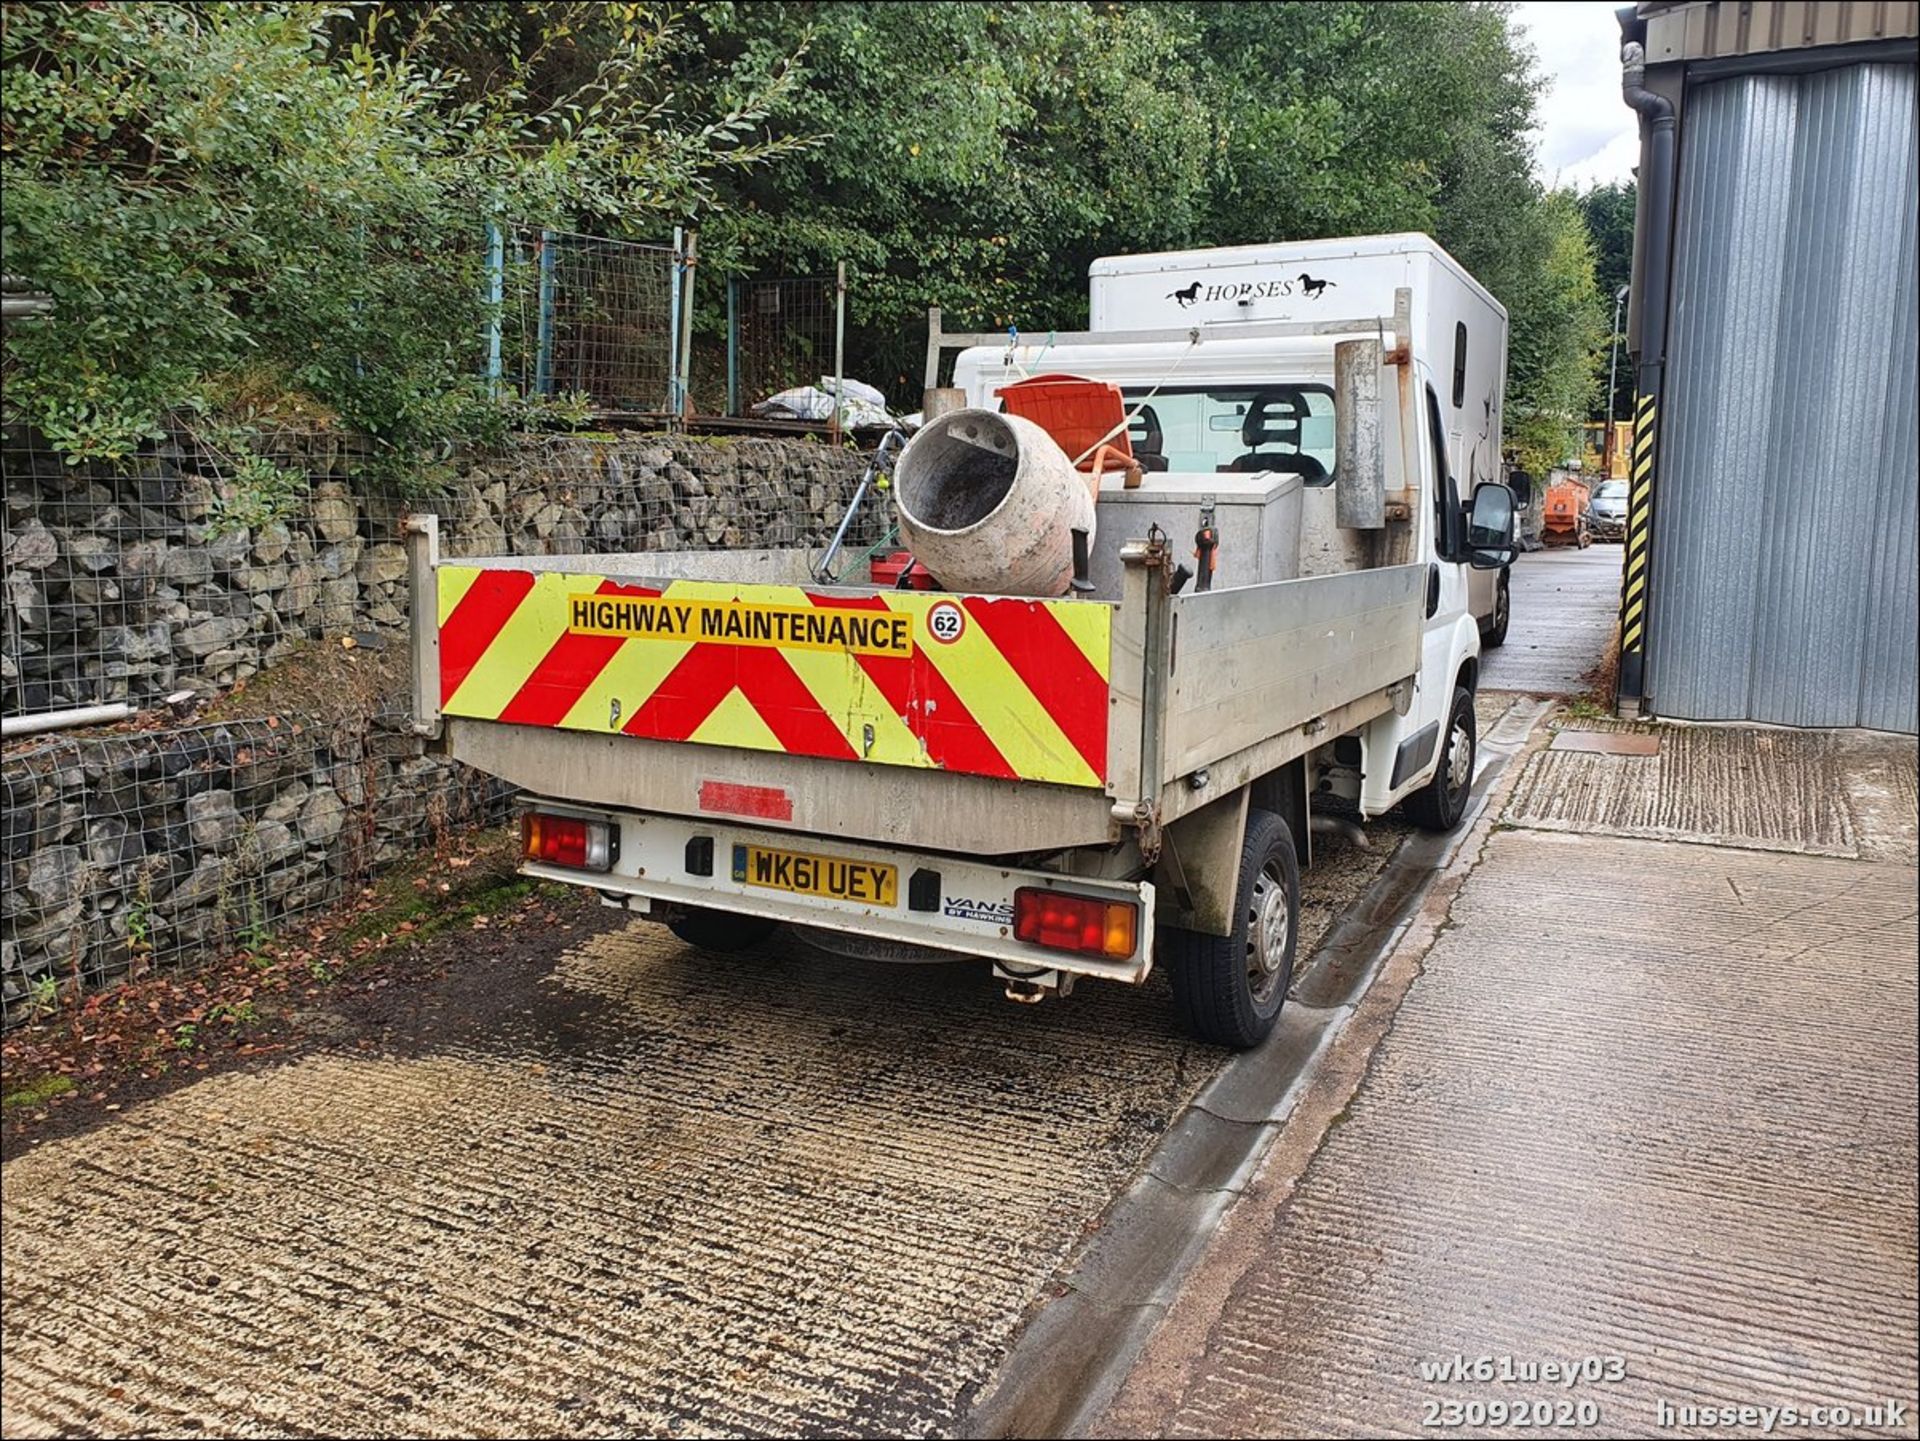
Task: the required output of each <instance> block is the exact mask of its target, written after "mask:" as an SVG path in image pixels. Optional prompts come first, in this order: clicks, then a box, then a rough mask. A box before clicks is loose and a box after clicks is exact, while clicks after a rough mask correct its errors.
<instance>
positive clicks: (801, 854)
mask: <svg viewBox="0 0 1920 1441" xmlns="http://www.w3.org/2000/svg"><path fill="white" fill-rule="evenodd" d="M733 878H734V880H736V881H738V882H739V883H740V884H742V885H748V886H759V887H761V888H762V889H763V890H769V891H793V892H794V893H795V894H797V895H802V896H826V897H827V898H828V899H830V900H836V901H856V902H858V903H859V904H861V905H866V906H890V905H892V904H894V900H895V898H896V896H897V895H898V893H899V889H900V872H899V869H898V868H897V867H894V866H890V865H886V864H885V863H883V862H880V861H850V860H848V859H847V858H846V857H844V856H815V855H809V854H807V852H805V851H777V850H774V849H773V848H772V847H770V846H744V845H737V846H735V847H734V848H733Z"/></svg>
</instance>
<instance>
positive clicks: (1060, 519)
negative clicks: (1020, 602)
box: [893, 410, 1095, 596]
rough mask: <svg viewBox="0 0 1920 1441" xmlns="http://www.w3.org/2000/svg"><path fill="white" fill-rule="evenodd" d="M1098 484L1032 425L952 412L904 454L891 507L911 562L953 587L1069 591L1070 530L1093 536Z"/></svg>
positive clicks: (992, 414)
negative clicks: (908, 548)
mask: <svg viewBox="0 0 1920 1441" xmlns="http://www.w3.org/2000/svg"><path fill="white" fill-rule="evenodd" d="M1094 483H1095V482H1094V480H1093V478H1092V477H1089V476H1086V475H1082V474H1081V473H1080V472H1078V471H1076V470H1075V469H1074V468H1073V462H1072V460H1071V459H1070V458H1069V457H1068V455H1067V454H1066V452H1065V451H1063V450H1061V449H1060V447H1059V446H1058V445H1057V444H1056V443H1055V442H1054V440H1053V437H1052V436H1050V435H1048V434H1047V433H1046V431H1044V430H1042V429H1041V428H1040V427H1039V426H1037V425H1035V424H1034V423H1033V422H1032V421H1030V420H1027V419H1025V418H1024V417H1021V416H1017V415H1003V414H1000V413H999V412H997V411H992V410H956V411H953V412H951V413H950V414H947V415H943V416H941V417H940V418H939V419H937V420H934V421H932V422H930V423H929V424H928V425H927V426H926V427H925V428H924V429H922V430H921V432H920V433H919V434H918V435H916V436H915V437H914V438H913V441H912V443H911V444H910V445H908V446H907V448H906V450H905V451H903V452H902V453H901V456H900V463H899V465H898V466H897V467H896V468H895V471H894V477H893V496H894V508H895V510H896V512H897V513H898V515H899V519H900V533H901V535H902V536H903V537H905V539H906V542H907V544H908V545H909V546H910V547H911V548H912V550H913V554H914V556H915V558H916V559H918V560H919V562H920V563H921V564H922V565H923V566H925V567H926V568H927V570H928V572H929V573H930V574H931V575H932V576H933V578H934V579H935V580H937V581H939V582H940V584H941V585H943V586H945V587H946V588H947V589H949V590H962V591H975V592H979V593H982V594H987V595H1033V596H1054V595H1064V594H1065V593H1066V591H1067V589H1068V587H1069V586H1070V585H1071V584H1072V582H1073V532H1074V531H1075V530H1084V531H1086V532H1087V536H1088V540H1089V543H1091V540H1092V537H1093V524H1094V497H1093V485H1094Z"/></svg>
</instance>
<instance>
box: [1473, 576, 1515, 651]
mask: <svg viewBox="0 0 1920 1441" xmlns="http://www.w3.org/2000/svg"><path fill="white" fill-rule="evenodd" d="M1512 617H1513V596H1512V593H1511V592H1510V591H1509V589H1508V586H1507V573H1506V572H1505V571H1504V570H1503V571H1501V572H1500V583H1499V585H1497V586H1496V587H1495V588H1494V592H1493V623H1492V624H1491V625H1489V626H1488V627H1487V628H1486V630H1485V632H1483V633H1482V635H1481V637H1480V643H1481V644H1482V645H1483V646H1485V647H1486V648H1487V649H1488V650H1498V649H1499V648H1500V647H1501V646H1503V645H1505V644H1506V643H1507V622H1508V621H1509V620H1511V619H1512Z"/></svg>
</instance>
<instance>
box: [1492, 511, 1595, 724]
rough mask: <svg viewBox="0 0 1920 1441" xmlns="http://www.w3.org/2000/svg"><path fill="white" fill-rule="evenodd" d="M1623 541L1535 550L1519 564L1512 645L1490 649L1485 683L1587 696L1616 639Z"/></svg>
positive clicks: (1516, 566) (1515, 567) (1496, 688)
mask: <svg viewBox="0 0 1920 1441" xmlns="http://www.w3.org/2000/svg"><path fill="white" fill-rule="evenodd" d="M1620 558H1621V548H1620V547H1619V546H1618V545H1606V544H1601V545H1591V546H1588V547H1587V548H1586V549H1585V550H1576V549H1574V548H1572V547H1570V546H1569V547H1560V548H1555V549H1552V550H1535V551H1528V552H1527V553H1526V554H1524V555H1522V556H1521V557H1520V558H1519V559H1518V560H1516V561H1515V562H1514V563H1513V573H1512V579H1511V582H1510V583H1511V586H1512V595H1513V619H1512V621H1511V623H1510V624H1509V626H1508V628H1507V643H1506V644H1505V645H1503V646H1501V647H1500V648H1499V649H1497V650H1489V651H1487V652H1486V654H1485V656H1484V658H1483V660H1482V667H1483V669H1482V672H1481V677H1480V688H1481V689H1482V690H1490V691H1521V692H1524V693H1526V694H1529V695H1583V694H1585V693H1586V692H1587V690H1588V689H1589V688H1590V683H1589V681H1588V679H1587V677H1588V675H1589V673H1590V672H1591V671H1592V670H1593V669H1594V667H1595V666H1597V665H1599V664H1600V663H1601V662H1602V661H1603V660H1605V659H1606V655H1607V651H1608V648H1609V647H1610V646H1611V645H1612V644H1613V632H1614V621H1615V619H1616V618H1617V616H1618V614H1619V609H1620Z"/></svg>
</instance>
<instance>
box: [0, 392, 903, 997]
mask: <svg viewBox="0 0 1920 1441" xmlns="http://www.w3.org/2000/svg"><path fill="white" fill-rule="evenodd" d="M375 459H376V447H375V446H374V444H373V442H371V441H368V440H365V439H364V438H361V437H356V436H352V435H345V434H340V433H337V432H330V431H292V430H280V431H271V430H269V431H261V430H256V431H254V432H252V433H251V434H250V435H248V436H247V437H246V444H245V447H244V449H242V448H240V447H239V446H238V445H237V443H236V438H235V437H233V436H212V437H209V436H203V435H199V434H196V433H195V432H194V431H193V430H192V429H191V428H187V427H179V428H175V429H174V430H172V431H171V432H170V433H169V434H168V435H167V437H166V438H165V439H164V440H162V441H160V442H158V443H156V444H154V445H153V446H151V447H149V448H148V449H147V450H146V451H144V452H142V453H141V454H140V455H138V456H136V457H134V458H133V459H132V460H131V461H128V462H125V463H121V464H117V465H105V464H98V465H93V464H88V465H70V464H68V463H67V462H66V460H65V458H64V457H62V456H61V455H60V454H58V453H57V452H55V451H53V450H52V449H50V448H49V447H47V446H46V445H45V444H44V443H43V442H40V441H38V440H36V439H35V438H34V437H33V436H32V435H31V434H30V433H27V432H22V431H20V430H17V429H16V430H9V431H7V432H5V434H4V436H0V472H4V482H5V493H6V534H5V553H6V600H7V605H6V624H5V628H4V636H3V639H4V645H0V673H3V674H4V678H5V684H4V686H3V687H0V709H4V712H5V714H6V716H7V717H8V726H9V735H8V738H7V739H6V741H5V745H4V752H5V754H4V765H3V766H0V787H4V790H5V795H4V801H5V811H6V830H5V865H4V870H3V871H0V879H4V881H5V885H4V888H3V889H0V960H3V962H4V963H3V964H0V1014H3V1015H4V1019H5V1021H6V1022H7V1023H8V1024H12V1023H15V1022H17V1021H19V1020H21V1019H24V1018H25V1017H26V1016H29V1015H31V1014H34V1013H35V1010H36V1006H37V999H36V998H37V993H38V990H39V988H42V987H45V986H47V985H49V984H51V985H53V986H56V987H57V988H59V990H60V991H61V992H62V993H63V994H72V993H74V992H77V991H81V990H87V989H91V988H93V987H95V986H97V985H99V984H100V983H102V982H103V981H107V980H111V979H113V978H115V977H117V976H121V975H125V974H128V973H129V972H132V971H137V970H139V969H141V968H144V967H146V966H149V965H154V966H159V965H166V964H170V963H180V962H185V961H189V960H192V959H195V958H197V957H199V956H201V955H204V954H208V953H209V952H210V951H213V950H217V949H218V948H220V947H226V946H234V945H241V944H247V943H248V940H249V938H250V937H258V936H260V935H261V934H263V933H271V932H272V931H274V930H275V929H276V928H277V927H279V926H280V925H282V924H283V923H284V922H286V921H287V920H289V919H291V918H294V917H297V916H301V915H305V914H307V913H309V912H311V911H314V910H316V909H320V908H324V907H326V906H329V905H331V904H333V903H334V902H335V901H336V900H338V899H340V898H341V897H342V896H343V895H345V894H347V893H348V891H349V890H350V889H351V888H352V886H353V885H354V884H355V883H356V879H357V878H364V877H369V876H372V875H374V874H377V873H378V872H379V871H380V870H382V869H383V868H384V867H385V866H387V865H388V864H389V863H390V862H391V861H393V860H394V859H396V858H397V857H401V856H404V855H408V854H413V853H416V852H418V851H419V850H420V848H421V847H422V846H423V845H424V844H427V843H429V842H430V841H432V840H433V839H435V838H436V837H438V836H441V835H445V834H451V833H454V832H457V831H460V830H462V829H463V828H470V827H472V826H474V825H477V824H482V823H485V822H489V821H492V820H496V819H498V818H500V817H501V815H502V814H503V813H504V810H505V809H506V808H507V807H508V806H509V805H510V802H511V794H510V792H509V791H507V790H506V788H504V787H502V786H499V785H498V784H497V783H495V782H493V781H491V780H489V779H488V778H487V777H485V776H482V775H480V774H478V773H476V772H471V771H467V770H465V769H464V768H462V767H459V766H456V765H453V764H452V763H450V762H447V761H444V760H442V759H440V758H438V757H435V756H431V755H427V754H425V753H424V752H423V750H422V747H421V743H420V740H419V738H418V737H416V736H415V735H413V734H412V732H411V729H410V726H409V724H408V717H407V716H406V715H405V714H404V713H403V711H402V709H401V707H400V704H399V697H400V696H402V695H403V694H404V693H405V684H406V664H407V650H406V645H405V640H404V635H405V625H406V620H407V611H408V607H409V593H408V586H407V559H406V551H405V547H404V532H403V523H404V521H405V519H406V517H407V516H408V515H409V514H410V513H413V512H416V511H432V512H434V513H436V514H437V515H439V517H440V519H441V530H442V537H443V549H444V553H445V554H446V555H447V556H448V557H450V558H452V557H462V556H466V557H472V556H487V555H509V554H519V555H563V554H607V553H620V554H628V555H633V554H635V553H645V552H653V551H688V550H703V551H704V550H723V549H758V548H762V547H795V548H801V549H804V550H807V551H809V552H811V553H812V555H813V556H814V557H819V556H821V555H823V554H824V552H825V551H826V548H827V546H828V545H829V543H830V542H831V541H832V539H833V537H834V536H835V534H836V533H837V532H838V531H839V530H840V527H841V523H842V521H843V520H844V519H846V518H847V515H848V509H849V506H850V503H851V501H852V499H853V497H854V495H855V493H856V491H857V489H858V486H859V481H860V477H861V473H862V469H863V462H862V460H861V458H860V457H858V456H856V455H854V454H852V453H850V452H848V451H846V450H843V449H839V448H836V447H832V446H827V445H820V444H817V443H812V442H803V441H797V440H769V439H760V438H743V439H738V440H726V441H721V442H715V441H711V440H701V439H696V438H692V437H687V436H683V435H667V434H661V433H656V432H645V431H623V432H618V433H613V432H608V433H594V434H589V435H565V434H547V435H527V436H521V437H518V438H516V439H514V440H512V441H510V442H509V443H507V444H506V445H504V446H501V447H498V448H487V449H474V450H471V451H462V452H460V453H457V454H456V455H454V456H453V457H452V458H451V459H450V460H449V461H448V462H447V471H448V474H447V476H446V477H445V479H444V481H443V482H442V483H440V484H439V485H438V486H437V487H435V488H431V489H423V488H422V487H421V486H420V485H419V484H415V485H414V486H412V487H410V488H409V487H400V486H397V485H396V484H395V482H394V480H393V478H392V477H391V476H390V475H389V474H387V473H386V471H385V470H383V469H379V468H376V466H375V464H374V462H375ZM889 519H890V517H889V514H888V511H887V507H886V505H885V504H884V500H883V499H882V498H881V497H880V496H878V495H877V494H875V493H873V492H872V491H869V492H868V494H867V497H866V501H865V503H864V505H863V506H862V507H861V508H859V509H858V510H857V511H856V512H855V513H854V515H853V517H852V519H851V521H850V522H849V523H848V525H847V529H846V533H845V536H844V538H843V541H842V545H841V548H840V551H839V565H838V567H837V569H838V570H839V571H840V572H841V573H846V574H852V573H855V571H856V570H857V568H858V567H860V566H862V565H864V564H865V563H866V552H867V551H868V550H870V549H872V548H874V547H877V546H878V545H880V544H882V543H883V542H884V540H885V536H886V532H887V531H888V529H889V525H888V521H889ZM630 565H631V566H632V568H633V569H634V570H635V571H636V572H637V573H642V574H643V573H644V565H645V562H644V560H642V559H635V560H633V561H631V562H630ZM181 692H188V693H191V698H190V699H187V700H184V701H181V702H179V703H178V705H177V709H176V706H175V705H174V704H171V703H170V701H169V698H170V697H173V696H175V695H177V694H179V693H181ZM114 702H125V703H126V705H127V707H128V708H129V709H135V708H137V709H138V710H139V711H140V714H138V715H137V716H135V717H134V718H132V719H129V720H126V721H122V722H119V723H118V724H119V725H120V727H121V729H120V730H119V731H117V732H110V733H105V734H103V733H101V732H99V731H97V730H89V731H85V732H77V731H66V732H60V733H58V734H52V735H41V736H31V735H29V736H25V737H22V736H19V735H16V734H13V733H12V732H13V730H14V727H15V726H16V725H17V724H18V722H19V721H20V720H23V719H31V718H40V719H42V720H43V721H44V722H45V723H47V724H52V723H55V722H57V721H59V720H61V719H63V717H61V716H58V715H50V714H49V713H52V712H61V711H65V710H69V709H71V708H75V707H82V706H94V705H100V704H103V703H114ZM64 719H73V717H70V716H69V717H64Z"/></svg>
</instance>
